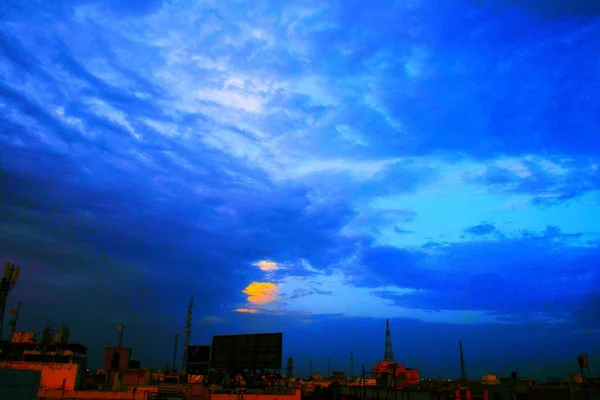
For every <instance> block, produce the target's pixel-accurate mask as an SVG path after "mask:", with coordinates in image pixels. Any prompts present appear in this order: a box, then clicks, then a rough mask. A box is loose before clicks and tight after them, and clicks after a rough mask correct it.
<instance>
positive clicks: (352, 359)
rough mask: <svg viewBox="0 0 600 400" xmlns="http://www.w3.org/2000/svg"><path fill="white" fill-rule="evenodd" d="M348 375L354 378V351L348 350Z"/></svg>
mask: <svg viewBox="0 0 600 400" xmlns="http://www.w3.org/2000/svg"><path fill="white" fill-rule="evenodd" d="M350 377H351V378H354V353H352V352H350Z"/></svg>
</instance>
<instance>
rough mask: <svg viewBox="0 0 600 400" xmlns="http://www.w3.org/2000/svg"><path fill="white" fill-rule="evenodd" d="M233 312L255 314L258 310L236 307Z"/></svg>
mask: <svg viewBox="0 0 600 400" xmlns="http://www.w3.org/2000/svg"><path fill="white" fill-rule="evenodd" d="M235 312H239V313H247V314H256V313H257V312H258V311H257V310H255V309H253V308H236V309H235Z"/></svg>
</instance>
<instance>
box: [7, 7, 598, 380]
mask: <svg viewBox="0 0 600 400" xmlns="http://www.w3.org/2000/svg"><path fill="white" fill-rule="evenodd" d="M598 35H600V3H598V2H595V1H574V0H553V1H542V0H532V1H528V2H522V1H517V0H508V1H507V0H497V1H479V0H464V1H446V0H444V1H442V0H429V1H419V0H402V1H396V2H388V1H378V0H373V1H369V2H363V1H355V0H343V1H342V0H331V1H322V0H319V1H317V0H314V1H313V0H306V1H304V0H299V1H266V0H265V1H260V2H253V1H237V0H231V1H216V0H215V1H208V0H207V1H200V0H196V1H192V0H164V1H161V0H154V1H141V0H140V1H137V0H136V1H129V2H120V1H117V0H107V1H92V0H56V1H42V0H39V1H35V0H31V1H17V0H8V1H3V2H2V4H1V5H0V123H1V126H0V143H1V146H2V156H1V157H0V259H2V260H3V261H4V260H5V261H11V262H13V263H16V264H19V265H21V274H20V277H19V281H18V282H17V284H16V285H15V287H14V290H13V291H12V292H11V294H10V297H9V299H8V307H9V308H14V307H16V305H17V303H18V302H22V307H21V315H20V319H19V327H18V328H19V330H35V331H38V332H39V331H41V330H42V328H43V326H44V324H45V322H46V321H47V320H50V321H52V323H53V325H54V326H58V325H59V324H60V322H61V321H64V322H65V323H66V324H67V325H69V326H70V327H71V339H72V340H73V341H75V342H79V343H82V344H84V345H86V346H87V347H89V348H90V350H89V354H90V365H91V366H92V367H94V368H96V367H99V366H100V365H101V362H102V361H101V360H102V357H103V352H104V347H105V346H115V345H116V343H117V340H118V331H117V326H118V325H119V324H124V325H125V332H124V344H125V345H127V346H131V347H132V348H133V358H134V359H140V360H141V361H142V364H143V365H146V366H149V367H152V368H163V367H164V366H166V364H167V363H169V362H170V361H171V357H172V348H173V335H174V334H179V335H180V338H182V337H183V335H184V331H185V321H186V314H187V306H188V301H189V298H190V295H193V296H194V309H193V327H192V334H191V344H198V345H202V344H210V340H211V337H212V336H213V335H218V334H236V333H257V332H283V338H284V347H283V357H284V364H285V359H287V357H293V358H294V360H295V362H294V363H295V371H296V373H304V374H307V373H308V365H309V360H311V359H312V360H313V362H312V365H313V372H322V373H325V372H326V369H327V359H328V358H330V359H331V362H332V369H334V370H343V371H346V373H350V352H353V353H354V358H355V365H356V368H355V369H356V371H355V372H358V369H359V368H360V367H359V366H361V365H362V364H365V365H366V368H367V370H369V369H370V367H371V365H373V364H374V363H375V362H377V361H379V360H380V359H382V357H383V353H384V343H385V319H386V318H389V320H390V326H391V331H392V340H393V344H394V354H395V356H396V359H397V361H398V362H400V363H402V364H404V365H405V366H407V367H412V368H417V369H419V370H420V372H421V376H422V377H426V378H428V377H429V378H436V377H448V378H455V377H457V376H459V374H460V364H459V354H458V341H459V340H462V341H463V346H464V350H465V358H466V367H467V372H468V374H469V376H470V377H472V378H478V377H479V376H481V375H482V374H485V373H493V374H496V375H498V376H509V375H510V372H511V371H513V370H515V369H518V370H519V371H520V373H521V374H523V375H528V376H532V377H536V378H538V379H540V378H546V377H548V376H559V377H560V376H564V375H566V374H567V373H569V372H573V371H577V369H578V366H577V355H578V354H580V353H585V354H589V355H590V363H591V370H592V374H594V370H595V371H598V373H600V367H596V365H598V363H600V349H599V348H598V342H597V340H596V338H597V335H598V333H599V332H600V292H599V291H598V282H599V278H600V268H599V266H598V260H599V259H600V228H599V226H600V208H599V206H600V175H599V165H600V150H598V149H600V137H599V136H598V132H599V131H600V58H598V57H596V56H595V54H598V52H600V42H599V41H598V40H597V37H598ZM5 326H6V327H5V332H6V330H7V329H8V318H7V321H6V325H5ZM5 337H6V336H5ZM182 342H183V340H182V339H180V341H179V343H180V345H181V344H182ZM180 355H181V350H180V351H179V360H181V356H180ZM596 368H597V369H596Z"/></svg>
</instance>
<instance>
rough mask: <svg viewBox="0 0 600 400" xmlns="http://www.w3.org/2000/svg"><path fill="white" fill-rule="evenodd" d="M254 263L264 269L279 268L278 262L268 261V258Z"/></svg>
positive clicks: (274, 269)
mask: <svg viewBox="0 0 600 400" xmlns="http://www.w3.org/2000/svg"><path fill="white" fill-rule="evenodd" d="M253 265H255V266H257V267H258V268H260V269H261V270H263V271H276V270H277V269H278V268H277V263H276V262H273V261H267V260H261V261H259V262H257V263H255V264H253Z"/></svg>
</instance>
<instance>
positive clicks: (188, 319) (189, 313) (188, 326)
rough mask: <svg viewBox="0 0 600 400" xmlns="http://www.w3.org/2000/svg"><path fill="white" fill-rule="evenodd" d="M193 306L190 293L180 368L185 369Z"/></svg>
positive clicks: (192, 298)
mask: <svg viewBox="0 0 600 400" xmlns="http://www.w3.org/2000/svg"><path fill="white" fill-rule="evenodd" d="M193 308H194V295H190V304H189V306H188V316H187V322H186V324H185V341H184V342H183V361H182V367H181V369H182V370H183V371H185V370H186V369H187V356H188V346H189V345H190V335H191V334H192V310H193Z"/></svg>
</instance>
